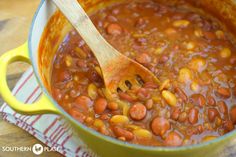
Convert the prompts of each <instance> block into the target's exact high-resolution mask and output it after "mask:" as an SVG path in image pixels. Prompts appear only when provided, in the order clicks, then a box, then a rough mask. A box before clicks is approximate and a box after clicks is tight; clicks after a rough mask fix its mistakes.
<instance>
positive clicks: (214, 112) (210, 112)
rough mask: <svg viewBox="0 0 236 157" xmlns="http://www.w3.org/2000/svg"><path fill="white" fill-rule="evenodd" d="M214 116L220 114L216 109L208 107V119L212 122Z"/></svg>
mask: <svg viewBox="0 0 236 157" xmlns="http://www.w3.org/2000/svg"><path fill="white" fill-rule="evenodd" d="M216 117H220V114H219V112H218V110H217V109H215V108H209V109H208V119H209V121H210V122H214V121H215V119H216Z"/></svg>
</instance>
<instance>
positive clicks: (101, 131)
mask: <svg viewBox="0 0 236 157" xmlns="http://www.w3.org/2000/svg"><path fill="white" fill-rule="evenodd" d="M98 131H99V132H100V133H101V134H103V135H106V136H108V135H109V134H110V133H109V131H108V130H107V128H106V127H105V126H103V127H100V128H99V129H98Z"/></svg>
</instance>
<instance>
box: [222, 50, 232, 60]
mask: <svg viewBox="0 0 236 157" xmlns="http://www.w3.org/2000/svg"><path fill="white" fill-rule="evenodd" d="M220 56H221V57H222V58H229V57H230V56H231V50H230V49H229V48H223V49H222V50H221V51H220Z"/></svg>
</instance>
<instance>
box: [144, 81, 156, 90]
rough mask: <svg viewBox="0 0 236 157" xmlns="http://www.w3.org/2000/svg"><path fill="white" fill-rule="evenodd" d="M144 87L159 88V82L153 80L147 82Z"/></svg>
mask: <svg viewBox="0 0 236 157" xmlns="http://www.w3.org/2000/svg"><path fill="white" fill-rule="evenodd" d="M143 87H144V88H152V89H155V88H158V84H156V83H153V82H145V83H144V85H143Z"/></svg>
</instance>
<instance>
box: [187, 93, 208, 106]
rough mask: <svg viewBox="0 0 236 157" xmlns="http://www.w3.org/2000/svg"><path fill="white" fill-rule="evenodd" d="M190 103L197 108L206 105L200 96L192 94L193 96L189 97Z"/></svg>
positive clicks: (203, 98)
mask: <svg viewBox="0 0 236 157" xmlns="http://www.w3.org/2000/svg"><path fill="white" fill-rule="evenodd" d="M190 101H191V102H192V103H193V104H194V105H198V106H199V107H203V106H205V105H206V99H205V97H204V96H203V95H201V94H193V95H191V98H190Z"/></svg>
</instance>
